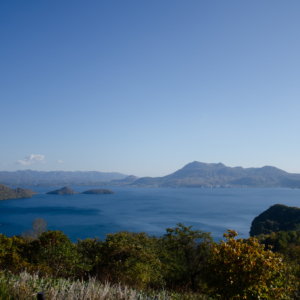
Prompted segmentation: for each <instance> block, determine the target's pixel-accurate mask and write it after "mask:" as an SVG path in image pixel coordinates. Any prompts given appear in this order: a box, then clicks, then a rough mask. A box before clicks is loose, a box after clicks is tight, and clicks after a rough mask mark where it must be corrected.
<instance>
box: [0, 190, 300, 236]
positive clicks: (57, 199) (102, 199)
mask: <svg viewBox="0 0 300 300" xmlns="http://www.w3.org/2000/svg"><path fill="white" fill-rule="evenodd" d="M71 188H72V189H74V190H75V191H77V192H82V191H85V190H88V189H92V188H90V187H71ZM94 188H95V187H94ZM97 188H98V187H97ZM100 188H101V187H100ZM53 189H56V188H52V187H51V188H49V187H47V188H45V187H39V188H33V190H35V191H37V192H38V193H39V194H38V195H34V196H33V197H32V198H29V199H18V200H5V201H0V223H1V226H0V232H2V233H4V234H6V235H8V236H10V235H17V234H21V233H22V232H23V231H24V230H25V229H29V228H30V227H31V223H32V221H33V220H34V219H35V218H37V217H39V218H43V219H45V220H46V221H47V223H48V228H49V229H52V230H62V231H63V232H64V233H66V234H68V236H69V237H70V239H71V240H72V241H73V242H75V241H76V240H77V238H81V239H85V238H87V237H95V236H97V237H100V238H104V237H105V235H104V234H105V233H110V232H117V231H120V230H129V231H135V232H140V231H146V232H147V233H149V234H155V235H163V234H164V233H165V229H166V228H168V227H175V226H176V224H177V223H184V224H185V225H186V226H190V225H192V226H193V228H194V229H202V230H204V231H210V232H211V233H212V235H213V237H214V239H215V240H220V239H221V238H222V235H223V233H224V232H225V231H226V230H227V229H228V228H230V229H234V230H237V231H238V233H239V237H240V238H247V237H248V236H249V230H250V226H251V222H252V220H253V218H254V217H256V216H257V215H258V214H260V213H261V212H263V211H264V210H266V209H267V208H269V207H270V206H271V205H274V204H285V205H289V206H300V189H283V188H273V189H271V188H253V189H201V188H200V189H197V188H194V189H191V188H190V189H188V188H176V189H175V188H174V189H172V188H168V189H167V188H166V189H163V188H156V189H150V188H123V187H113V188H111V189H112V190H113V191H114V192H115V194H113V195H86V194H77V195H64V196H61V195H46V194H45V193H46V192H48V191H50V190H53Z"/></svg>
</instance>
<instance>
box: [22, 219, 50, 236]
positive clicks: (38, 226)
mask: <svg viewBox="0 0 300 300" xmlns="http://www.w3.org/2000/svg"><path fill="white" fill-rule="evenodd" d="M45 231H47V222H46V221H45V220H44V219H42V218H36V219H34V220H33V222H32V229H29V230H28V231H24V232H23V233H22V237H24V238H34V239H38V238H39V237H40V236H41V235H42V234H43V233H44V232H45Z"/></svg>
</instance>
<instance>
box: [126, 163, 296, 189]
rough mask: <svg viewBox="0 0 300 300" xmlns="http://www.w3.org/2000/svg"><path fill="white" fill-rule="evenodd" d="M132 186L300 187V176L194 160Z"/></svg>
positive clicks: (140, 179) (273, 169)
mask: <svg viewBox="0 0 300 300" xmlns="http://www.w3.org/2000/svg"><path fill="white" fill-rule="evenodd" d="M131 186H145V187H146V186H148V187H149V186H152V187H209V186H220V187H221V186H223V187H225V186H227V187H276V186H282V187H299V188H300V174H290V173H287V172H285V171H283V170H280V169H278V168H275V167H271V166H265V167H262V168H242V167H234V168H231V167H227V166H225V165H224V164H222V163H217V164H215V163H211V164H209V163H202V162H198V161H194V162H192V163H189V164H187V165H185V166H184V167H183V168H182V169H180V170H178V171H176V172H174V173H172V174H170V175H167V176H164V177H142V178H139V179H138V180H136V181H134V182H133V183H131Z"/></svg>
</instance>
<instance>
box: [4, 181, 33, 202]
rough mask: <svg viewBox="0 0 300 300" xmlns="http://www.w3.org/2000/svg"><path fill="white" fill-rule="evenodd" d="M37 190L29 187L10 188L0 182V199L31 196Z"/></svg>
mask: <svg viewBox="0 0 300 300" xmlns="http://www.w3.org/2000/svg"><path fill="white" fill-rule="evenodd" d="M35 194H37V192H35V191H33V190H30V189H21V188H17V189H10V188H9V187H7V186H5V185H4V184H2V183H0V200H9V199H18V198H31V196H32V195H35Z"/></svg>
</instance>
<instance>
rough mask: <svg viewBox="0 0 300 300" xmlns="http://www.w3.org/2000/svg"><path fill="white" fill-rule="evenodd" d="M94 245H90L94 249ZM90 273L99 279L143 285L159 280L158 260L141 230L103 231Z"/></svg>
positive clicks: (151, 241) (152, 244) (139, 286)
mask: <svg viewBox="0 0 300 300" xmlns="http://www.w3.org/2000/svg"><path fill="white" fill-rule="evenodd" d="M95 247H97V245H96V244H95V245H93V246H92V248H94V249H95ZM98 249H99V250H98V251H99V252H98V255H97V256H96V260H95V264H94V266H93V272H94V274H95V273H96V274H97V275H98V277H99V278H100V279H102V280H109V281H110V282H113V283H119V282H122V283H123V284H127V285H130V286H133V287H138V288H144V287H147V286H155V285H156V284H158V283H161V273H160V270H161V262H160V261H159V260H158V257H157V255H156V253H155V249H154V243H153V238H152V237H150V236H149V235H147V234H146V233H145V232H141V233H133V232H126V231H121V232H118V233H115V234H107V235H106V240H105V242H102V243H101V244H100V247H99V248H98Z"/></svg>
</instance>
